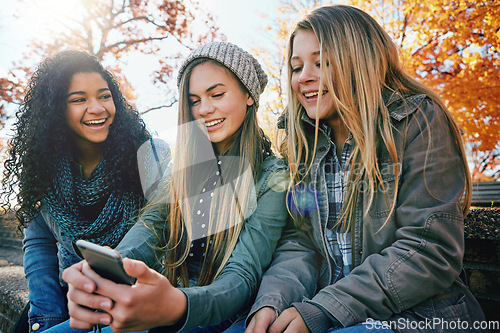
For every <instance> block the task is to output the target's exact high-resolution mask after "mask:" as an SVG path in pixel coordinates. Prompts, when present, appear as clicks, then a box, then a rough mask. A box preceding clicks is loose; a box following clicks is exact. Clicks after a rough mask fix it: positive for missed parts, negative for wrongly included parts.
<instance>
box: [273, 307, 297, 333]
mask: <svg viewBox="0 0 500 333" xmlns="http://www.w3.org/2000/svg"><path fill="white" fill-rule="evenodd" d="M293 310H295V308H288V309H286V310H285V311H283V312H282V313H281V314H280V315H279V316H278V318H276V320H275V321H274V322H273V323H272V324H271V326H270V327H269V330H268V332H269V333H281V332H284V331H285V330H286V328H287V327H288V325H289V324H290V322H291V321H292V320H293V319H294V318H295V315H294V312H293Z"/></svg>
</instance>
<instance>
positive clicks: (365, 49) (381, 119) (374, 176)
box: [280, 5, 471, 231]
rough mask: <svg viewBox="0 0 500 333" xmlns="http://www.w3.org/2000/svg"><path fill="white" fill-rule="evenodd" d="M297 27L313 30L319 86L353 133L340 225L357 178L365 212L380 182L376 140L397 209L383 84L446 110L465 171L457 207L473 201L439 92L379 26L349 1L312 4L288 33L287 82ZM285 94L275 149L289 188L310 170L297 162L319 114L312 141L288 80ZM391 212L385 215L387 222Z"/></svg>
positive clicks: (308, 157) (346, 225)
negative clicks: (404, 62)
mask: <svg viewBox="0 0 500 333" xmlns="http://www.w3.org/2000/svg"><path fill="white" fill-rule="evenodd" d="M298 31H312V32H313V33H314V34H315V35H316V37H317V38H318V42H319V44H320V65H321V69H322V75H321V78H320V83H319V86H320V87H322V86H323V81H324V82H325V83H326V86H327V88H328V93H329V94H330V95H331V97H332V98H333V101H334V104H335V105H336V107H337V110H338V112H339V115H340V117H341V119H342V120H343V121H344V123H345V125H346V127H347V128H348V130H349V131H350V133H351V134H352V138H353V141H354V146H353V149H352V152H351V155H350V158H349V161H348V166H347V169H349V170H350V173H349V178H348V182H347V186H346V193H345V197H344V204H343V208H342V214H341V216H340V218H339V220H338V221H337V226H340V227H341V229H342V230H344V231H349V230H351V227H352V225H351V221H352V220H353V217H354V214H355V208H356V207H355V206H356V201H357V199H358V191H357V186H356V185H357V184H359V182H364V184H365V185H366V186H365V187H364V192H365V193H368V205H367V206H366V207H365V212H364V214H367V212H368V209H369V208H370V205H371V203H372V202H373V199H374V195H375V193H376V189H377V186H378V185H379V184H380V185H382V186H383V182H382V174H381V171H380V169H379V165H378V163H377V151H378V149H377V148H379V147H380V146H381V145H382V146H384V147H385V149H386V150H387V151H388V153H389V156H390V158H391V161H392V163H393V169H394V172H395V185H394V187H395V191H394V193H393V197H392V198H390V199H391V202H392V205H391V208H390V209H391V213H392V212H393V211H394V209H395V205H396V198H397V195H398V186H399V182H400V171H401V170H400V165H399V163H398V156H397V150H396V144H395V141H394V135H393V130H392V125H391V119H390V115H389V112H388V109H387V106H386V105H385V103H384V100H383V97H382V91H383V90H388V91H390V92H393V93H397V94H399V95H406V94H425V95H427V96H428V97H430V98H431V99H432V100H433V101H434V103H436V104H437V105H438V106H439V107H440V108H441V109H442V110H443V111H444V112H445V114H446V117H447V119H448V122H449V126H450V129H451V131H452V133H453V136H454V138H455V143H456V145H457V147H458V149H459V152H460V156H461V158H462V160H463V166H464V170H465V173H466V177H465V178H466V183H465V187H464V192H463V193H462V211H463V213H464V214H466V213H467V211H468V209H469V207H470V201H471V178H470V172H469V168H468V164H467V160H466V154H465V149H464V145H463V141H462V138H461V135H460V129H459V127H458V125H457V123H456V122H455V120H454V119H453V117H452V115H451V113H450V112H449V111H448V109H447V108H446V106H445V105H444V103H443V101H442V100H441V99H440V98H439V96H438V95H437V94H436V93H434V92H433V91H432V90H431V89H429V88H428V87H426V86H424V85H422V84H421V83H419V82H418V81H416V80H415V79H413V78H411V77H410V76H409V75H408V74H406V73H405V72H404V71H403V69H402V67H401V65H400V62H399V53H398V50H397V47H396V45H395V44H394V42H393V41H392V40H391V38H390V37H389V35H388V34H387V33H386V32H385V31H384V30H383V29H382V27H381V26H380V25H379V24H378V23H377V22H376V21H375V20H374V19H373V18H372V17H371V16H370V15H368V14H366V13H365V12H363V11H361V10H359V9H357V8H354V7H350V6H344V5H335V6H325V7H320V8H317V9H316V10H314V11H312V12H311V13H310V14H309V15H307V16H306V17H305V18H304V19H303V20H302V21H300V22H299V23H298V24H297V25H296V27H295V29H294V30H293V31H292V33H291V35H290V38H289V43H288V52H287V54H288V82H291V75H292V69H291V65H290V59H291V57H292V52H293V49H292V48H293V41H294V38H295V35H296V34H297V32H298ZM289 96H290V101H289V104H288V107H287V110H286V112H287V117H288V118H287V119H288V121H287V125H286V126H287V129H286V130H287V132H286V133H287V134H286V135H285V134H281V136H280V137H281V138H282V139H283V140H282V142H281V144H280V152H281V153H282V155H283V156H286V158H287V159H288V163H289V165H290V176H291V180H292V181H291V185H290V188H292V187H293V186H295V185H296V184H298V183H300V182H303V181H305V180H306V179H307V177H308V173H306V174H305V175H304V173H303V172H301V170H300V166H301V165H304V164H305V165H307V166H308V167H307V170H308V171H309V170H310V169H311V166H312V164H313V161H314V154H315V153H314V152H315V151H316V145H317V139H318V125H319V119H316V122H315V133H314V140H313V142H312V143H311V142H309V141H308V135H307V134H306V133H307V130H306V129H305V128H304V125H303V122H302V116H303V115H304V113H305V109H304V107H303V106H302V105H301V104H300V103H299V101H298V99H297V96H296V95H295V93H294V92H293V90H292V89H291V87H290V85H289ZM319 103H321V94H319V100H318V104H319ZM430 135H431V133H429V137H428V140H429V145H430V144H431V137H430ZM311 145H312V149H311V147H310V146H311ZM311 152H312V153H311ZM384 193H385V191H384ZM390 215H391V214H389V216H390ZM297 219H298V221H303V217H300V216H297ZM388 220H389V217H388V218H387V220H386V221H385V223H387V221H388ZM385 223H384V225H383V226H385ZM383 226H382V227H383Z"/></svg>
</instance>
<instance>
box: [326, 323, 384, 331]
mask: <svg viewBox="0 0 500 333" xmlns="http://www.w3.org/2000/svg"><path fill="white" fill-rule="evenodd" d="M333 332H335V333H337V332H338V333H371V332H381V333H394V331H393V330H391V329H390V328H387V327H384V325H383V324H382V323H381V322H371V323H369V324H367V323H361V324H357V325H354V326H351V327H345V328H330V329H329V330H328V331H327V333H333Z"/></svg>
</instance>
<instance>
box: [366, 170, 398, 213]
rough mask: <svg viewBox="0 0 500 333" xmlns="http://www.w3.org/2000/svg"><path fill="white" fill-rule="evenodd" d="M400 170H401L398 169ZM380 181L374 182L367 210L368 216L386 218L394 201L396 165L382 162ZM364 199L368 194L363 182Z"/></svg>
mask: <svg viewBox="0 0 500 333" xmlns="http://www.w3.org/2000/svg"><path fill="white" fill-rule="evenodd" d="M400 172H401V171H400ZM380 173H381V175H382V182H381V183H378V184H376V186H377V188H376V189H375V194H374V197H373V202H372V203H371V205H370V209H369V210H368V212H369V214H370V217H372V218H374V219H380V218H386V217H387V216H389V214H390V212H391V208H392V204H393V202H394V191H395V187H396V176H395V173H396V167H395V166H394V165H393V164H392V163H382V165H381V166H380ZM364 187H365V193H364V197H365V200H367V199H368V196H369V188H368V186H367V185H366V184H365V186H364Z"/></svg>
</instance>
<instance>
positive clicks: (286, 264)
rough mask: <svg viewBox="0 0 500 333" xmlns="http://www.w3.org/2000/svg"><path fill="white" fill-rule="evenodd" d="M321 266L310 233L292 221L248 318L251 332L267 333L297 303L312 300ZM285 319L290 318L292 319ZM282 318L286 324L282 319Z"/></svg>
mask: <svg viewBox="0 0 500 333" xmlns="http://www.w3.org/2000/svg"><path fill="white" fill-rule="evenodd" d="M320 262H321V258H320V255H319V254H318V253H317V251H316V250H315V248H314V245H313V243H312V242H311V239H310V238H309V237H308V233H306V232H305V231H303V230H299V229H297V228H296V227H295V224H294V222H293V220H292V219H291V218H289V219H288V222H287V227H286V228H285V230H284V231H283V235H282V237H281V239H280V241H279V244H278V248H277V249H276V252H275V253H274V259H273V262H272V264H271V267H269V269H268V270H267V271H266V273H265V274H264V277H263V278H262V283H261V285H260V288H259V293H258V294H257V298H256V299H255V302H254V304H253V306H252V308H251V310H250V314H249V315H248V317H247V324H248V325H247V326H248V329H247V332H256V333H257V332H266V330H267V328H268V327H269V326H270V325H271V324H272V323H273V321H274V320H275V319H276V317H277V316H278V315H279V314H281V313H282V312H283V311H284V310H285V309H287V308H288V307H290V305H291V304H292V303H293V302H300V301H302V300H303V299H304V298H305V297H312V296H313V295H314V292H315V291H316V281H317V279H318V274H319V268H320ZM292 309H293V308H291V309H288V310H285V311H290V310H292ZM284 317H286V318H287V319H288V318H290V316H288V315H285V316H284ZM279 318H280V320H283V318H282V316H280V317H279ZM279 326H280V327H281V325H279ZM285 327H286V325H285Z"/></svg>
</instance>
